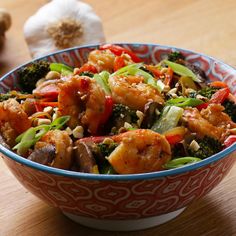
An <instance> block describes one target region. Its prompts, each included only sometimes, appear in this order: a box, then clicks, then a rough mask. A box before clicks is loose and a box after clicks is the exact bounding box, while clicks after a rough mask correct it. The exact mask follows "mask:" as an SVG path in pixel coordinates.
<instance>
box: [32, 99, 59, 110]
mask: <svg viewBox="0 0 236 236" xmlns="http://www.w3.org/2000/svg"><path fill="white" fill-rule="evenodd" d="M34 106H35V109H36V111H37V112H39V111H43V109H44V108H45V107H49V106H50V107H58V102H44V101H35V102H34Z"/></svg>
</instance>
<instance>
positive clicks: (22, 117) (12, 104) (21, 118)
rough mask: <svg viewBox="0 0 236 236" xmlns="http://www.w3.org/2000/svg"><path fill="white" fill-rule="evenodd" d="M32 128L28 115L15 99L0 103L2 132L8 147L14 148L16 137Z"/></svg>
mask: <svg viewBox="0 0 236 236" xmlns="http://www.w3.org/2000/svg"><path fill="white" fill-rule="evenodd" d="M30 126H31V122H30V120H29V118H28V115H27V114H26V113H25V111H24V110H23V108H22V107H21V105H20V104H19V103H18V102H17V101H16V100H15V99H13V98H11V99H8V100H6V101H3V102H1V103H0V132H1V134H2V136H3V138H4V139H5V141H6V143H7V144H8V145H10V146H11V147H12V146H14V144H15V139H16V137H17V136H18V135H19V134H21V133H23V132H24V131H25V130H27V129H29V128H30Z"/></svg>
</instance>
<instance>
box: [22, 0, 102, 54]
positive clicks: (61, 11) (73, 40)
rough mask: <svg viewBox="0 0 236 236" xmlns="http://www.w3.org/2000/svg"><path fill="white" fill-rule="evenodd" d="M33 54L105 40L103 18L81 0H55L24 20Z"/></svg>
mask: <svg viewBox="0 0 236 236" xmlns="http://www.w3.org/2000/svg"><path fill="white" fill-rule="evenodd" d="M24 36H25V40H26V42H27V45H28V48H29V51H30V54H31V56H32V57H33V58H36V57H40V56H44V55H46V54H48V53H51V52H55V51H58V50H61V49H65V48H70V47H74V46H81V45H88V44H101V43H105V35H104V32H103V26H102V22H101V19H100V18H99V17H98V16H97V15H96V13H95V12H94V11H93V9H92V8H91V7H90V6H89V5H88V4H86V3H83V2H81V1H79V0H52V1H51V2H49V3H47V4H46V5H44V6H43V7H41V8H40V9H39V10H38V11H37V12H36V14H35V15H33V16H31V17H30V18H29V19H28V20H27V21H26V22H25V24H24Z"/></svg>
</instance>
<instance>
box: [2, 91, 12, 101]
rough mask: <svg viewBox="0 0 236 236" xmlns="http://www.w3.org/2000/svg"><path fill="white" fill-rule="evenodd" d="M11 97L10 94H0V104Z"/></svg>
mask: <svg viewBox="0 0 236 236" xmlns="http://www.w3.org/2000/svg"><path fill="white" fill-rule="evenodd" d="M12 97H13V96H12V94H10V93H0V102H3V101H5V100H8V99H9V98H12Z"/></svg>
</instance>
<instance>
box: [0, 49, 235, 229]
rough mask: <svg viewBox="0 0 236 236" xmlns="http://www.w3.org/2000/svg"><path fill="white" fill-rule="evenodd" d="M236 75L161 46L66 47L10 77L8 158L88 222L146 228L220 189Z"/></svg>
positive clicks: (3, 89) (230, 152)
mask: <svg viewBox="0 0 236 236" xmlns="http://www.w3.org/2000/svg"><path fill="white" fill-rule="evenodd" d="M235 80H236V70H235V69H234V68H232V67H230V66H228V65H226V64H224V63H223V62H220V61H218V60H216V59H214V58H211V57H208V56H205V55H202V54H199V53H195V52H192V51H188V50H184V49H178V48H173V47H168V46H161V45H156V44H119V45H118V44H117V45H112V44H106V45H93V46H87V47H78V48H72V49H67V50H64V51H59V52H57V53H54V54H50V55H48V56H45V57H43V58H39V59H36V60H34V61H31V62H29V63H27V64H24V65H22V66H20V67H18V68H16V69H15V70H13V71H11V72H9V73H8V74H6V75H5V76H4V77H3V78H1V80H0V143H1V145H0V153H1V155H2V157H3V160H4V161H5V163H6V164H7V166H8V167H9V169H10V170H11V171H12V173H13V174H14V175H15V177H16V178H17V179H18V180H19V181H20V183H21V184H23V185H24V186H25V187H26V188H27V189H28V190H29V191H30V192H32V193H33V194H34V195H36V196H37V197H39V198H40V199H42V200H43V201H45V202H46V203H48V204H50V205H52V206H54V207H57V208H59V209H60V210H61V211H62V212H63V213H64V214H65V215H66V216H68V217H69V218H71V219H72V220H74V221H76V222H79V223H80V224H83V225H86V226H89V227H93V228H98V229H105V230H139V229H145V228H149V227H153V226H156V225H159V224H161V223H164V222H167V221H169V220H171V219H173V218H174V217H176V216H177V215H179V214H180V213H181V212H182V211H183V210H184V209H185V208H186V207H187V206H188V205H189V204H191V203H192V202H193V201H195V200H197V199H199V198H200V197H203V196H204V195H206V194H207V193H208V192H209V191H211V190H212V189H213V188H214V187H215V186H216V185H217V184H218V183H220V182H221V180H222V179H223V178H224V177H225V176H226V174H227V173H228V172H229V171H230V169H231V168H232V166H233V164H234V162H235V150H236V97H235V94H236V84H235Z"/></svg>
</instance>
